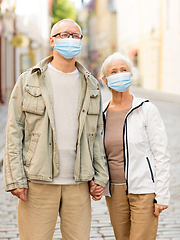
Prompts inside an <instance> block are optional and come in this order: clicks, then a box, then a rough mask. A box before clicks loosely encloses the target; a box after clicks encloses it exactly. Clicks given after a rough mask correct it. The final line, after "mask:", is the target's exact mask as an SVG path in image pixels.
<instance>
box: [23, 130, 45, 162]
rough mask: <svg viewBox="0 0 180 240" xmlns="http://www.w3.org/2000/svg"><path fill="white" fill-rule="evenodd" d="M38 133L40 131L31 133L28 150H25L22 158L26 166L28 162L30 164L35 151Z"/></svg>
mask: <svg viewBox="0 0 180 240" xmlns="http://www.w3.org/2000/svg"><path fill="white" fill-rule="evenodd" d="M40 135H41V134H40V133H33V134H32V137H31V141H30V143H29V149H28V152H27V154H26V156H25V159H24V165H25V166H27V167H29V166H30V164H31V161H32V158H33V156H34V153H35V150H36V147H37V144H38V141H39V137H40Z"/></svg>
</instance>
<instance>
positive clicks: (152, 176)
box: [146, 157, 154, 182]
mask: <svg viewBox="0 0 180 240" xmlns="http://www.w3.org/2000/svg"><path fill="white" fill-rule="evenodd" d="M146 159H147V162H148V165H149V170H150V173H151V178H152V181H153V182H154V175H153V171H152V168H151V163H150V161H149V158H148V157H146Z"/></svg>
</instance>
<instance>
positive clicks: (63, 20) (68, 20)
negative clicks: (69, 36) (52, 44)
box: [51, 18, 82, 37]
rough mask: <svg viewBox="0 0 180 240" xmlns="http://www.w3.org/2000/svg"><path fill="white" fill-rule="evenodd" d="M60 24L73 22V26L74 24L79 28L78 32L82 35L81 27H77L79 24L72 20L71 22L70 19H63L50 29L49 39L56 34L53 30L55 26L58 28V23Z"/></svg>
mask: <svg viewBox="0 0 180 240" xmlns="http://www.w3.org/2000/svg"><path fill="white" fill-rule="evenodd" d="M62 22H73V23H74V24H76V25H77V26H78V27H79V30H80V32H81V34H82V30H81V27H80V26H79V24H77V22H75V21H74V20H72V19H70V18H65V19H62V20H60V21H59V22H57V23H55V24H54V26H53V27H52V29H51V37H52V36H53V35H54V34H56V33H55V29H56V28H57V26H58V25H59V24H60V23H62Z"/></svg>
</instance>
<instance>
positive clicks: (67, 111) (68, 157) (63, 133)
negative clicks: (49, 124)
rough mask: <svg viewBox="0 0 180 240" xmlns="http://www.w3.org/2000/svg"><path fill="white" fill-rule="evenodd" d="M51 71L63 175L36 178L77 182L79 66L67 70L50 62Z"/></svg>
mask: <svg viewBox="0 0 180 240" xmlns="http://www.w3.org/2000/svg"><path fill="white" fill-rule="evenodd" d="M48 71H49V74H50V78H51V84H52V91H53V112H54V121H55V131H56V141H57V147H58V153H59V175H58V176H57V177H56V178H54V179H53V182H52V183H49V182H44V181H43V182H42V181H33V182H37V183H43V184H44V183H45V184H59V185H65V184H76V183H75V181H74V164H75V159H76V142H77V137H78V100H79V80H80V74H79V71H78V69H76V70H75V71H74V72H72V73H64V72H60V71H58V70H57V69H55V68H54V67H53V66H52V65H51V64H50V63H49V64H48Z"/></svg>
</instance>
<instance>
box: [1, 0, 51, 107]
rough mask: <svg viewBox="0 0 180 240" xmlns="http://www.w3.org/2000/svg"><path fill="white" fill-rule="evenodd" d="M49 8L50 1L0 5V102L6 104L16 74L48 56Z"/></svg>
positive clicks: (11, 0)
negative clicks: (0, 26)
mask: <svg viewBox="0 0 180 240" xmlns="http://www.w3.org/2000/svg"><path fill="white" fill-rule="evenodd" d="M50 5H52V1H50V0H26V1H24V0H2V1H1V3H0V7H1V18H0V20H1V21H2V26H3V30H2V31H0V37H1V42H0V48H1V54H0V56H1V63H0V65H1V66H0V69H1V72H0V101H1V102H5V103H7V102H8V99H9V96H10V94H11V91H12V89H13V87H14V84H15V82H16V81H17V79H18V76H19V74H20V73H21V72H23V71H26V70H27V69H28V68H30V67H32V66H33V65H34V64H36V63H37V62H38V61H40V60H41V59H42V58H44V57H46V56H47V55H48V51H49V34H50V14H51V13H50V9H51V6H50Z"/></svg>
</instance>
